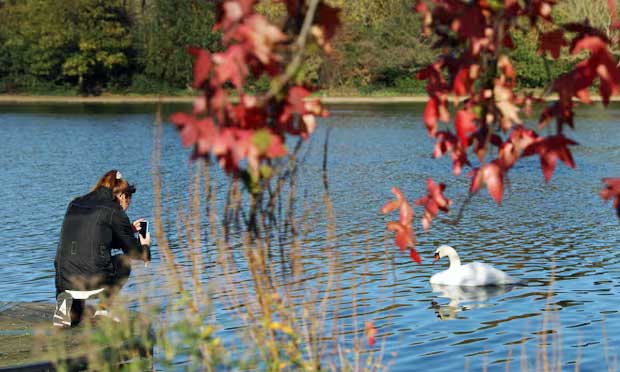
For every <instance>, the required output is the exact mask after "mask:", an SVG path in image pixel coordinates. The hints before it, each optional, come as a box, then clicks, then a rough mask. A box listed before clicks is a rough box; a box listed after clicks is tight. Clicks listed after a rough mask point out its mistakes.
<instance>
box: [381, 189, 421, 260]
mask: <svg viewBox="0 0 620 372" xmlns="http://www.w3.org/2000/svg"><path fill="white" fill-rule="evenodd" d="M392 193H393V194H394V195H395V196H396V200H392V201H390V202H388V203H386V204H385V205H384V206H383V208H381V213H390V212H392V211H394V210H396V209H397V208H398V209H399V212H400V216H399V220H398V221H390V222H388V223H387V230H388V231H393V232H394V233H395V243H396V245H397V246H398V247H399V248H400V250H401V251H404V250H405V249H406V248H407V247H413V246H414V244H415V243H414V239H413V230H412V228H411V222H412V221H413V209H412V208H411V206H410V205H409V203H407V199H405V196H404V195H403V193H402V192H401V191H400V190H399V189H398V188H396V187H392Z"/></svg>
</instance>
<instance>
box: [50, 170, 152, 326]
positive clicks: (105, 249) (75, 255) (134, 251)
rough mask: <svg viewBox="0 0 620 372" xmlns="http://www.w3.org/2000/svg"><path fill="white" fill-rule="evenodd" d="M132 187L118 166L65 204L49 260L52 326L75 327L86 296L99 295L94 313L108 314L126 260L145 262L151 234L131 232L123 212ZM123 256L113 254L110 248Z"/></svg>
mask: <svg viewBox="0 0 620 372" xmlns="http://www.w3.org/2000/svg"><path fill="white" fill-rule="evenodd" d="M135 191H136V189H135V187H134V186H132V185H130V184H129V183H128V182H127V181H126V180H125V179H123V177H122V175H121V173H120V172H119V171H117V170H111V171H109V172H107V173H106V174H104V175H103V177H101V179H100V180H99V181H98V182H97V185H96V186H95V187H94V189H93V190H92V191H91V192H90V193H88V194H86V195H84V196H81V197H78V198H76V199H74V200H73V201H71V203H69V207H68V208H67V212H66V214H65V217H64V221H63V224H62V230H61V233H60V241H59V243H58V249H57V252H56V259H55V260H54V267H55V268H56V310H55V312H54V319H53V324H54V325H55V326H59V327H68V326H71V325H77V324H78V323H79V322H80V321H81V320H82V317H83V314H84V308H85V300H86V299H87V298H90V297H93V296H98V297H99V298H100V301H99V306H100V307H99V309H98V310H97V311H96V312H95V313H94V316H97V315H105V316H109V315H110V314H109V313H108V310H107V309H106V307H107V306H108V305H109V304H110V302H111V300H112V298H113V297H114V296H115V295H116V294H117V293H118V292H119V291H120V289H121V288H122V286H123V285H124V284H125V282H126V281H127V278H128V277H129V274H130V272H131V259H137V260H143V261H145V262H147V261H148V260H150V242H151V238H150V235H149V234H148V233H147V234H146V236H145V237H142V236H141V235H140V234H138V238H136V236H135V232H136V231H137V229H138V228H139V223H140V221H141V220H137V221H135V222H134V223H133V224H132V223H131V222H130V221H129V218H128V217H127V214H126V213H125V211H126V210H127V208H128V207H129V204H130V203H131V197H132V195H133V194H134V193H135ZM113 248H116V249H121V250H122V251H123V254H119V255H115V256H112V252H111V251H112V249H113Z"/></svg>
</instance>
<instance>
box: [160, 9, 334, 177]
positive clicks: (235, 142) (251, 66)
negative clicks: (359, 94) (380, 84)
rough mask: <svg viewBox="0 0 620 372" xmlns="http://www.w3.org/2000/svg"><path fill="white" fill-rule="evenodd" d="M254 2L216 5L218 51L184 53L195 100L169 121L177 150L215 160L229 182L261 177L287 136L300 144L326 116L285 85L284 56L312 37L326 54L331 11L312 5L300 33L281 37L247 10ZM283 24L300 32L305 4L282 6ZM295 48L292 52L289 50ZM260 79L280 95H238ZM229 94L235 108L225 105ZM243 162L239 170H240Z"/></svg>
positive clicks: (302, 92) (281, 152)
mask: <svg viewBox="0 0 620 372" xmlns="http://www.w3.org/2000/svg"><path fill="white" fill-rule="evenodd" d="M255 3H256V1H255V0H226V1H221V2H219V4H218V12H217V23H216V25H215V29H216V30H218V31H220V32H221V35H222V43H223V45H224V46H225V48H226V49H225V50H224V51H222V52H219V53H211V52H210V51H207V50H204V49H200V48H189V52H190V54H192V55H193V56H194V57H195V61H194V80H193V86H194V88H196V89H199V90H201V91H202V92H203V94H202V95H201V96H200V97H198V98H196V100H195V102H194V108H193V111H192V112H191V113H184V112H179V113H175V114H173V115H172V116H171V118H170V120H171V121H172V123H174V124H175V125H176V126H177V127H178V128H179V130H180V132H181V139H182V142H183V145H184V146H192V147H193V149H194V154H193V157H194V158H196V157H206V158H208V157H211V156H212V157H215V158H216V159H217V160H218V162H219V164H220V166H221V167H222V168H224V169H225V170H226V172H228V173H229V174H231V175H233V176H238V175H239V174H240V173H241V172H247V173H249V175H251V176H252V178H253V179H255V180H256V179H259V178H260V177H268V176H267V175H269V174H271V172H270V171H266V172H261V170H262V169H261V167H263V166H267V167H270V166H271V160H272V159H275V158H279V157H282V156H285V155H287V153H288V149H287V147H286V145H285V140H286V137H287V136H289V135H290V136H299V137H301V138H304V139H305V138H307V137H308V136H309V135H310V134H311V133H312V132H313V131H314V129H315V126H316V123H315V117H316V116H324V115H327V112H326V110H325V109H324V108H323V107H322V106H321V104H320V102H319V101H318V100H308V96H309V95H310V93H311V90H310V89H309V88H308V87H306V86H303V85H296V84H293V83H290V82H289V81H288V80H291V79H292V78H293V76H287V75H286V69H287V66H288V64H289V63H290V61H291V59H292V56H293V55H294V54H295V53H300V52H301V51H299V50H297V49H299V48H298V47H297V43H295V39H294V38H295V37H300V38H301V37H303V38H306V36H307V35H301V33H302V32H305V33H306V34H312V35H314V36H315V38H316V42H317V43H319V44H320V45H322V46H324V47H325V48H327V47H328V46H329V39H330V38H331V37H332V36H333V34H334V28H335V27H337V26H338V25H339V21H338V10H337V9H335V8H331V7H329V6H327V5H325V4H323V3H319V4H318V6H317V8H316V11H315V12H314V13H313V14H311V15H310V16H311V17H313V18H312V24H311V28H310V29H308V30H302V28H301V26H300V27H289V28H287V29H281V28H279V27H277V26H275V25H273V24H271V23H270V22H269V21H268V20H267V19H266V18H265V17H263V16H262V15H260V14H258V13H256V12H255V10H254V6H255ZM283 3H284V4H285V5H286V8H287V10H288V14H289V21H292V22H287V24H292V25H302V24H303V21H304V19H305V17H306V15H307V13H308V12H309V6H308V5H307V4H306V2H305V1H299V0H286V1H283ZM296 48H297V49H296ZM261 75H267V76H268V77H269V78H270V79H271V80H276V79H280V80H285V81H284V83H283V84H282V86H281V88H280V87H279V88H278V89H277V90H276V91H274V89H272V90H271V91H270V92H267V93H264V94H262V95H252V94H249V93H247V92H246V91H245V90H244V86H245V84H246V82H247V80H248V78H250V77H255V78H258V77H260V76H261ZM231 89H234V92H235V93H236V96H237V97H238V100H234V99H231V97H230V92H231ZM243 161H245V162H243Z"/></svg>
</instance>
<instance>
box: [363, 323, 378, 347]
mask: <svg viewBox="0 0 620 372" xmlns="http://www.w3.org/2000/svg"><path fill="white" fill-rule="evenodd" d="M364 330H365V332H366V337H367V339H368V346H374V344H375V343H376V341H377V340H376V337H377V329H376V328H375V326H374V325H373V324H372V322H366V324H365V325H364Z"/></svg>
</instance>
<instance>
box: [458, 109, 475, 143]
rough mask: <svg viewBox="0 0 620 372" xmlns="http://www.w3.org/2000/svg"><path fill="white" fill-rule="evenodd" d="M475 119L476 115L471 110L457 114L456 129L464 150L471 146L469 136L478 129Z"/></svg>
mask: <svg viewBox="0 0 620 372" xmlns="http://www.w3.org/2000/svg"><path fill="white" fill-rule="evenodd" d="M474 119H475V115H474V113H473V112H472V111H470V110H459V111H458V112H457V113H456V118H455V119H454V127H455V129H456V135H457V137H458V138H459V140H460V141H461V144H462V145H463V148H467V147H468V146H469V139H468V138H469V135H470V134H472V133H473V132H475V131H476V129H477V128H476V124H475V123H474Z"/></svg>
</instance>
